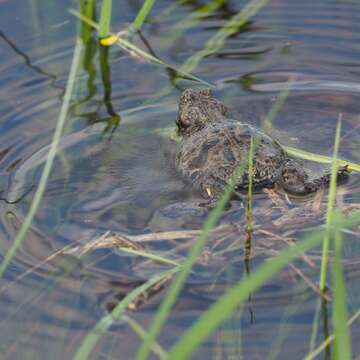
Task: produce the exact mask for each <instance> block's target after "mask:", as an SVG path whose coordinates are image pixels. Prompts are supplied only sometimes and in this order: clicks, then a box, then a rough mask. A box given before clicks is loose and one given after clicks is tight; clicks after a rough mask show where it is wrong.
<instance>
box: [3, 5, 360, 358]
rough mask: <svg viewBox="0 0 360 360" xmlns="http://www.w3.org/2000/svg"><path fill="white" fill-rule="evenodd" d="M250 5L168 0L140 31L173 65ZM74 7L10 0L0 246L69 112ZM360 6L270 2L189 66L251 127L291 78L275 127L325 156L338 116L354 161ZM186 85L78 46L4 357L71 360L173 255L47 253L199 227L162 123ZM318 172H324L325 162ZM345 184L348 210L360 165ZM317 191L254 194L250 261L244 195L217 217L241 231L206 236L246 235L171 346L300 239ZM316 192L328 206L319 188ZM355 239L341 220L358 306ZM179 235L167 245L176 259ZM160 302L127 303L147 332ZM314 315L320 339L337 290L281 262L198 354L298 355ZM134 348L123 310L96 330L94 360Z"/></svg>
mask: <svg viewBox="0 0 360 360" xmlns="http://www.w3.org/2000/svg"><path fill="white" fill-rule="evenodd" d="M115 3H116V4H115ZM181 3H183V4H181ZM213 3H216V2H213ZM218 3H219V2H218ZM244 4H245V2H243V1H224V2H223V3H222V5H221V6H219V7H218V8H217V10H215V11H214V12H213V13H212V14H208V15H206V16H202V15H201V12H199V9H201V7H202V5H204V3H201V2H199V1H183V2H175V1H162V0H158V1H157V3H156V4H155V7H154V9H153V10H152V12H151V16H150V17H149V22H148V23H146V24H145V25H144V27H143V30H142V37H143V38H142V39H141V38H140V37H138V36H136V37H134V39H133V41H134V42H135V43H136V44H137V45H139V46H141V47H142V48H144V49H146V50H147V51H150V50H151V51H153V52H154V53H155V54H156V55H157V56H158V57H160V58H161V59H163V60H165V61H167V62H169V63H172V64H175V65H180V64H182V63H183V62H184V61H186V59H188V58H189V57H190V56H191V55H193V54H194V53H196V52H198V51H199V50H201V49H202V48H203V46H204V43H205V42H206V40H207V39H209V38H210V37H211V36H213V35H214V34H215V33H216V32H217V31H218V30H219V29H220V28H221V27H222V26H223V25H224V24H226V22H227V21H228V20H229V19H230V18H231V17H232V16H233V15H235V14H236V13H237V12H238V11H239V10H240V9H241V6H242V5H244ZM140 5H141V2H139V1H127V2H126V1H124V2H119V3H118V2H114V12H113V17H112V28H113V29H114V31H117V30H121V29H123V28H124V27H125V26H126V25H127V24H128V23H129V22H131V21H132V20H133V19H134V17H135V16H136V13H137V11H138V10H139V7H140ZM170 6H171V7H174V8H173V10H172V11H169V10H171V8H170ZM71 7H74V8H77V7H78V4H77V3H76V2H75V1H70V0H66V1H61V2H52V1H46V2H44V1H42V2H40V1H37V0H32V1H24V0H17V1H9V0H8V1H7V0H2V1H1V0H0V24H1V25H0V31H1V33H0V44H1V51H0V94H1V96H0V137H1V141H0V144H1V145H0V167H1V186H2V189H3V193H2V197H3V198H6V199H7V201H4V200H2V201H1V202H0V235H1V236H0V238H1V241H0V253H1V256H4V255H5V254H6V252H7V250H8V249H9V247H10V246H11V244H12V241H13V239H14V237H15V235H16V233H17V231H18V230H19V227H20V225H21V223H22V222H23V220H24V216H25V215H26V213H27V211H28V209H29V206H30V204H31V201H32V198H33V194H34V187H35V186H36V184H37V181H38V180H39V176H40V173H41V169H42V165H43V164H44V160H45V158H46V154H47V152H48V145H49V143H50V142H51V138H52V134H53V130H54V127H55V124H56V120H57V118H58V115H59V111H60V107H61V103H62V99H63V95H64V91H65V86H66V81H67V77H68V73H69V68H70V63H71V59H72V54H73V48H74V44H75V39H76V32H77V23H76V20H75V19H74V18H73V17H72V16H71V15H70V14H69V13H68V9H69V8H71ZM359 10H360V4H359V3H357V2H353V1H321V2H314V1H302V2H299V1H281V0H277V1H270V2H269V4H268V5H267V6H266V7H265V8H264V9H263V10H261V11H260V12H259V13H258V14H257V15H256V16H254V17H253V18H252V19H251V21H250V22H249V23H248V24H246V26H244V27H242V28H241V29H240V30H239V31H238V32H237V33H236V34H235V35H233V36H231V37H230V38H228V39H227V41H226V42H225V44H224V46H223V47H222V48H221V49H220V50H218V51H217V52H215V53H214V54H212V55H210V56H207V57H206V58H205V59H203V60H202V62H201V63H200V65H199V66H198V68H197V69H196V70H194V71H193V73H194V74H196V75H197V76H198V77H200V78H201V79H203V80H205V81H207V82H210V83H212V84H214V85H215V86H216V90H215V94H216V96H218V97H219V98H221V99H223V101H224V102H225V103H226V104H227V105H229V106H230V107H231V108H232V109H233V110H234V112H236V113H238V114H241V115H242V116H245V118H246V119H249V121H251V122H252V123H253V124H254V125H258V126H260V125H261V124H262V122H263V120H264V115H265V114H266V112H267V111H268V110H269V109H270V108H271V106H272V104H274V101H275V100H276V97H277V95H278V94H279V92H280V91H281V90H283V89H284V88H286V86H287V81H288V79H289V78H293V79H295V80H294V83H293V85H292V89H291V93H290V96H289V97H288V99H287V100H286V103H285V104H284V106H283V107H282V109H281V110H280V113H279V114H278V116H277V117H276V119H275V120H274V126H273V127H274V129H273V134H274V136H276V137H277V138H278V139H279V140H280V141H281V142H282V143H284V144H286V145H291V146H294V147H299V148H302V149H306V150H308V151H313V152H317V153H320V154H325V155H331V152H332V144H333V141H334V134H335V127H336V121H337V117H338V113H339V112H341V113H342V114H343V124H342V137H341V144H340V155H341V157H342V158H345V159H347V160H349V161H353V162H360V156H359V139H360V127H359V115H358V114H359V111H360V105H359V103H360V102H359V100H360V86H359V83H360V70H359V69H360V68H359V59H360V42H359V37H360V25H359V24H360V21H359V20H360V15H359V14H360V11H359ZM184 19H186V21H185V20H184ZM189 19H190V20H191V21H190V20H189ZM147 46H148V47H147ZM190 86H199V84H197V83H196V82H193V81H190V80H185V79H182V80H179V81H177V82H176V84H175V82H174V73H173V72H172V71H169V70H166V69H164V68H163V67H161V66H158V65H154V64H151V63H148V62H146V61H144V60H142V59H139V58H135V57H132V56H130V55H129V54H127V53H125V52H123V51H121V50H120V49H119V48H116V47H113V48H111V49H110V50H109V53H108V54H107V53H106V51H105V50H104V49H102V50H99V48H98V45H97V42H96V38H95V36H93V37H92V38H90V40H89V41H88V42H87V43H86V44H85V51H84V59H83V61H82V62H81V66H80V70H79V71H78V75H77V81H76V87H75V91H74V93H73V105H72V107H71V109H70V116H69V118H68V122H67V126H66V131H65V134H64V136H63V137H62V140H61V144H60V149H61V152H60V156H59V157H58V158H57V159H56V162H55V165H54V169H53V171H52V174H51V178H50V181H49V183H48V186H47V189H46V192H45V195H44V199H43V201H42V203H41V207H40V209H39V211H38V213H37V215H36V217H35V220H34V222H33V224H32V227H31V230H30V231H29V233H28V234H27V236H26V238H25V241H24V243H23V244H22V246H21V248H20V249H19V251H18V252H17V253H16V256H15V259H14V260H13V261H12V263H11V265H10V266H9V268H8V269H7V271H6V273H5V275H4V277H3V279H2V280H1V282H0V287H1V288H0V294H1V297H0V301H1V312H0V314H1V316H0V318H1V320H0V322H1V329H2V331H1V335H0V345H1V352H2V355H3V357H4V358H6V359H22V358H24V357H25V356H26V355H27V356H28V357H29V358H34V359H47V358H49V357H51V358H64V357H65V358H66V357H72V356H73V354H74V353H75V351H76V350H77V348H78V346H79V345H80V343H81V340H82V339H83V337H84V335H85V334H87V333H88V331H89V330H90V329H92V327H93V326H94V325H95V323H96V322H97V321H98V320H99V319H100V318H101V316H103V315H104V314H105V313H106V312H107V311H108V309H110V308H112V307H113V306H114V304H116V301H117V299H120V298H121V297H122V296H124V294H126V293H128V292H129V291H130V290H131V289H132V288H134V287H136V286H137V285H139V284H141V283H142V282H144V281H145V280H146V279H148V278H150V277H151V276H152V275H153V274H155V273H157V272H159V271H160V270H161V269H164V267H163V266H158V265H156V266H155V265H154V266H152V267H151V266H148V267H142V266H140V265H141V264H140V262H139V261H138V260H137V258H134V257H131V256H124V255H123V254H120V253H118V252H116V251H114V250H111V249H102V250H100V249H99V250H94V251H90V252H89V253H87V255H85V256H83V257H80V258H79V257H76V256H72V255H68V256H61V257H57V258H55V259H52V260H50V261H48V262H46V263H44V264H41V262H42V261H43V260H44V259H46V258H48V257H49V256H51V255H52V254H54V252H55V251H56V250H58V249H61V248H62V247H63V246H65V245H72V244H75V243H79V244H87V243H89V241H90V240H92V239H94V238H96V237H98V236H100V235H102V234H103V233H105V232H106V231H108V230H110V231H113V232H118V233H121V234H123V235H130V236H131V235H141V234H151V233H154V232H158V231H169V230H194V229H199V228H200V227H201V224H202V223H203V221H204V219H205V218H206V215H207V213H206V210H204V209H197V210H194V208H193V207H192V206H191V205H189V204H191V203H192V202H194V201H198V200H199V198H198V197H197V195H196V194H195V193H194V192H193V191H191V189H189V187H188V186H187V185H186V184H184V183H183V181H182V180H181V179H179V177H178V176H177V174H176V173H175V171H174V169H173V166H172V161H171V148H172V146H171V145H172V144H171V143H170V141H169V140H167V139H165V138H164V137H162V136H160V135H159V132H158V130H160V129H163V128H167V127H169V126H172V125H173V124H174V120H175V118H176V111H177V102H178V97H179V95H180V93H181V91H182V90H183V89H184V88H186V87H190ZM164 89H166V90H167V91H164ZM116 125H117V126H116ZM313 169H314V171H320V167H319V165H318V164H315V165H313ZM338 193H339V197H338V198H339V199H338V200H339V202H340V203H341V204H342V206H343V208H344V209H345V208H347V207H349V206H353V207H356V206H357V205H358V204H359V203H360V178H359V175H358V174H355V173H354V174H353V175H352V176H351V179H350V181H349V182H348V183H347V184H345V185H344V186H341V187H340V188H339V191H338ZM313 200H314V199H313V198H310V199H309V198H306V199H291V201H292V203H291V205H289V204H287V203H286V201H285V200H284V197H283V196H281V195H279V196H278V197H275V198H274V197H273V198H271V197H269V195H267V194H265V193H262V192H260V193H258V194H256V195H255V198H254V221H255V225H256V227H255V230H254V234H253V237H252V249H251V251H252V255H253V257H252V258H251V259H250V261H244V242H245V241H246V239H247V238H246V233H245V231H244V224H245V220H244V209H243V208H242V207H241V204H240V203H239V202H235V203H234V204H233V206H232V207H231V208H230V209H229V210H227V211H226V212H225V214H224V215H223V217H222V220H221V222H222V224H223V226H224V227H225V228H226V226H228V227H229V226H232V228H231V231H229V229H228V228H227V230H224V231H223V232H221V236H220V235H218V236H213V237H212V238H211V240H210V242H209V244H208V247H207V250H208V251H209V252H210V253H213V252H221V251H222V250H223V249H225V248H226V247H227V246H229V244H232V243H233V244H235V245H237V246H238V249H237V250H236V251H231V252H227V253H223V254H218V255H215V256H213V257H211V256H210V258H209V259H210V260H209V259H205V258H204V259H202V260H201V261H199V264H197V265H196V267H195V269H194V271H193V273H192V275H191V276H190V279H189V280H188V282H187V283H186V286H185V288H184V290H183V292H182V294H181V297H180V298H179V300H178V302H177V304H176V306H175V309H174V310H173V312H172V313H171V316H170V318H169V320H168V322H167V324H166V326H165V327H164V329H163V331H162V333H161V335H160V336H159V343H160V344H161V345H162V346H163V347H164V348H165V349H168V348H170V346H171V345H172V344H173V343H174V342H175V341H176V340H178V338H179V336H180V334H181V333H182V332H183V331H184V330H185V329H186V328H187V327H188V326H189V325H190V324H191V323H192V322H193V321H194V320H195V319H196V318H197V317H198V316H199V315H200V314H201V312H202V311H204V310H205V309H207V307H208V306H209V305H210V304H212V303H213V302H214V301H215V300H216V299H217V298H218V297H219V296H220V295H221V294H222V293H223V292H224V290H225V287H226V286H228V285H230V284H232V283H233V282H235V281H236V280H237V279H240V278H241V277H242V276H243V275H244V274H246V273H248V272H251V270H252V269H254V268H255V267H256V266H257V265H259V264H261V263H262V262H263V261H266V259H267V258H269V257H270V256H273V255H275V254H276V253H277V252H278V251H280V250H281V249H284V248H286V247H287V246H288V245H287V244H286V243H285V242H284V241H283V240H279V238H282V239H283V238H284V237H285V238H286V239H288V238H291V239H294V240H295V241H296V239H299V238H300V237H301V236H302V235H303V234H304V233H305V234H306V233H307V232H308V231H310V230H312V229H314V228H316V227H318V226H320V224H321V223H323V215H324V214H323V212H321V211H320V212H315V213H314V212H311V211H310V209H311V208H312V206H313ZM9 202H15V203H14V204H9ZM279 202H280V203H281V204H280V205H279ZM320 203H321V204H325V203H326V196H325V197H324V198H323V199H322V200H320ZM184 209H185V210H184ZM304 209H306V210H305V211H304ZM309 213H310V214H312V215H310V216H308V218H305V214H309ZM285 215H287V216H288V217H285ZM291 215H293V216H291ZM271 234H273V235H271ZM276 239H277V240H276ZM358 239H359V229H353V230H352V231H347V232H346V233H344V240H345V247H344V253H345V262H344V264H345V271H346V278H347V289H348V300H349V304H348V305H349V312H350V313H351V314H352V313H354V312H355V311H356V310H358V308H359V305H360V301H359V287H358V281H359V278H360V274H359V267H358V265H359V261H358V256H359V254H360V248H359V244H358ZM220 240H221V241H220ZM181 244H183V242H181V241H170V240H168V241H166V240H163V241H157V242H149V244H146V246H147V247H148V248H149V249H151V251H154V252H155V251H166V250H171V249H176V246H179V245H181ZM185 245H186V244H185ZM187 248H188V247H185V249H184V248H183V249H182V250H181V249H178V250H176V251H175V252H173V254H172V257H173V258H174V259H178V260H181V259H183V256H185V254H186V249H187ZM308 255H309V257H310V260H311V262H310V263H311V264H312V267H311V266H310V265H309V261H308V262H306V261H304V260H298V261H297V262H296V263H295V265H296V267H297V269H298V270H300V271H301V273H303V274H305V275H306V276H307V277H308V278H310V279H312V281H313V282H315V283H316V281H317V279H318V273H319V265H320V260H319V259H320V251H318V250H317V251H315V250H314V251H312V252H311V253H309V254H308ZM39 264H40V266H38V267H37V268H36V269H34V270H33V271H31V272H30V273H28V274H27V275H26V276H24V277H22V278H20V279H18V280H16V282H13V281H14V280H15V279H17V278H18V277H19V276H21V275H22V274H24V273H25V272H26V271H28V270H29V269H31V268H33V267H34V266H37V265H39ZM69 269H71V271H70V270H69ZM8 285H10V287H7V286H8ZM161 299H162V295H161V294H158V295H157V296H155V297H154V298H153V299H151V301H149V302H148V303H147V304H145V305H143V306H142V307H140V308H139V309H138V310H137V311H136V312H133V313H129V314H128V315H129V316H131V317H132V318H133V319H135V320H136V321H138V322H139V323H140V324H141V325H142V326H143V327H145V328H146V327H147V326H148V324H149V322H150V320H151V317H152V315H153V314H154V312H155V310H156V309H157V307H158V305H159V304H160V302H161ZM316 316H317V325H318V328H317V334H316V343H317V344H320V343H321V341H322V340H323V339H324V338H325V337H326V336H327V335H328V334H329V333H331V303H328V304H322V305H321V303H320V304H319V296H318V295H317V293H316V292H314V290H313V289H311V287H309V285H308V284H306V283H305V282H304V280H303V279H302V278H301V277H300V276H299V274H298V273H297V274H296V273H295V272H294V269H293V268H287V269H286V270H285V271H284V272H283V273H281V274H280V275H278V276H277V277H276V278H274V279H272V280H271V281H270V282H268V283H267V284H266V285H265V286H264V287H263V288H262V289H261V290H260V291H258V292H257V293H255V294H253V295H252V296H251V299H249V301H248V302H247V303H246V304H245V305H244V307H243V308H242V309H241V310H240V311H239V312H238V313H236V314H235V315H234V316H233V317H232V319H231V320H229V321H228V322H226V323H225V324H223V325H222V326H221V328H219V329H218V330H217V331H216V332H215V333H214V334H213V335H212V336H211V337H210V338H209V339H208V341H207V342H206V343H205V344H204V345H203V347H202V348H201V349H200V351H199V352H198V353H197V355H196V356H195V358H197V359H210V358H211V359H238V358H244V359H263V358H266V357H267V356H273V357H274V358H284V359H287V358H289V356H291V357H292V358H296V359H298V358H299V359H300V358H303V357H304V356H305V355H306V354H307V352H308V350H309V346H310V336H311V331H312V327H313V321H314V317H316ZM352 336H353V351H354V354H356V355H359V352H360V346H359V342H358V341H357V339H359V336H360V328H359V325H357V324H356V323H355V324H354V325H353V326H352ZM139 344H140V340H139V337H138V335H136V333H134V331H133V330H132V329H131V328H130V327H129V325H127V323H126V322H124V321H119V322H118V323H117V324H116V325H113V326H112V327H111V328H110V329H109V330H108V332H107V333H106V334H105V335H104V336H103V337H102V340H101V342H100V344H99V345H98V347H97V348H96V352H95V353H94V355H93V358H94V359H95V358H96V359H97V358H99V359H100V358H119V354H121V357H120V358H121V359H131V358H132V357H133V354H134V352H135V349H136V348H137V347H138V346H139ZM331 352H332V349H328V350H326V351H325V352H323V353H322V354H321V355H320V357H321V358H330V355H331ZM241 354H242V355H241ZM154 358H155V356H154Z"/></svg>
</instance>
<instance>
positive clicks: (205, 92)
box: [200, 89, 213, 97]
mask: <svg viewBox="0 0 360 360" xmlns="http://www.w3.org/2000/svg"><path fill="white" fill-rule="evenodd" d="M200 92H201V95H203V96H205V97H212V95H213V94H212V91H211V90H210V89H203V90H201V91H200Z"/></svg>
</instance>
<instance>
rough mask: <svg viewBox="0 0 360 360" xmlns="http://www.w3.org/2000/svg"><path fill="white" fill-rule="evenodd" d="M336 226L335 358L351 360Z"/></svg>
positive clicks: (333, 282) (340, 248)
mask: <svg viewBox="0 0 360 360" xmlns="http://www.w3.org/2000/svg"><path fill="white" fill-rule="evenodd" d="M334 225H335V229H334V261H333V267H332V287H333V299H334V300H333V301H334V305H333V311H332V314H333V315H332V318H333V329H334V335H335V341H334V358H335V359H343V360H351V359H352V354H351V340H350V334H349V329H348V327H347V325H346V321H347V319H348V312H347V296H346V287H345V278H344V271H343V266H342V236H341V230H340V228H339V227H338V226H337V224H336V223H335V224H334Z"/></svg>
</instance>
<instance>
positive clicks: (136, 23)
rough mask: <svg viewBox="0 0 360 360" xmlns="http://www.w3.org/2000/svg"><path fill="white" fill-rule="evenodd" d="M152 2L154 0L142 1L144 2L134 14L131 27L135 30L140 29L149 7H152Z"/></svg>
mask: <svg viewBox="0 0 360 360" xmlns="http://www.w3.org/2000/svg"><path fill="white" fill-rule="evenodd" d="M154 3H155V0H146V1H145V2H144V4H143V6H142V7H141V9H140V11H139V12H138V14H137V15H136V18H135V20H134V22H133V23H132V27H133V28H134V29H135V30H136V31H139V30H140V29H141V27H142V25H143V23H144V21H145V19H146V17H147V16H148V14H149V12H150V10H151V8H152V7H153V5H154Z"/></svg>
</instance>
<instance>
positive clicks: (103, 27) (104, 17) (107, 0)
mask: <svg viewBox="0 0 360 360" xmlns="http://www.w3.org/2000/svg"><path fill="white" fill-rule="evenodd" d="M111 7H112V0H102V3H101V13H100V22H99V23H100V27H99V37H100V38H102V37H105V36H106V35H108V34H109V32H110V21H111Z"/></svg>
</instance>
